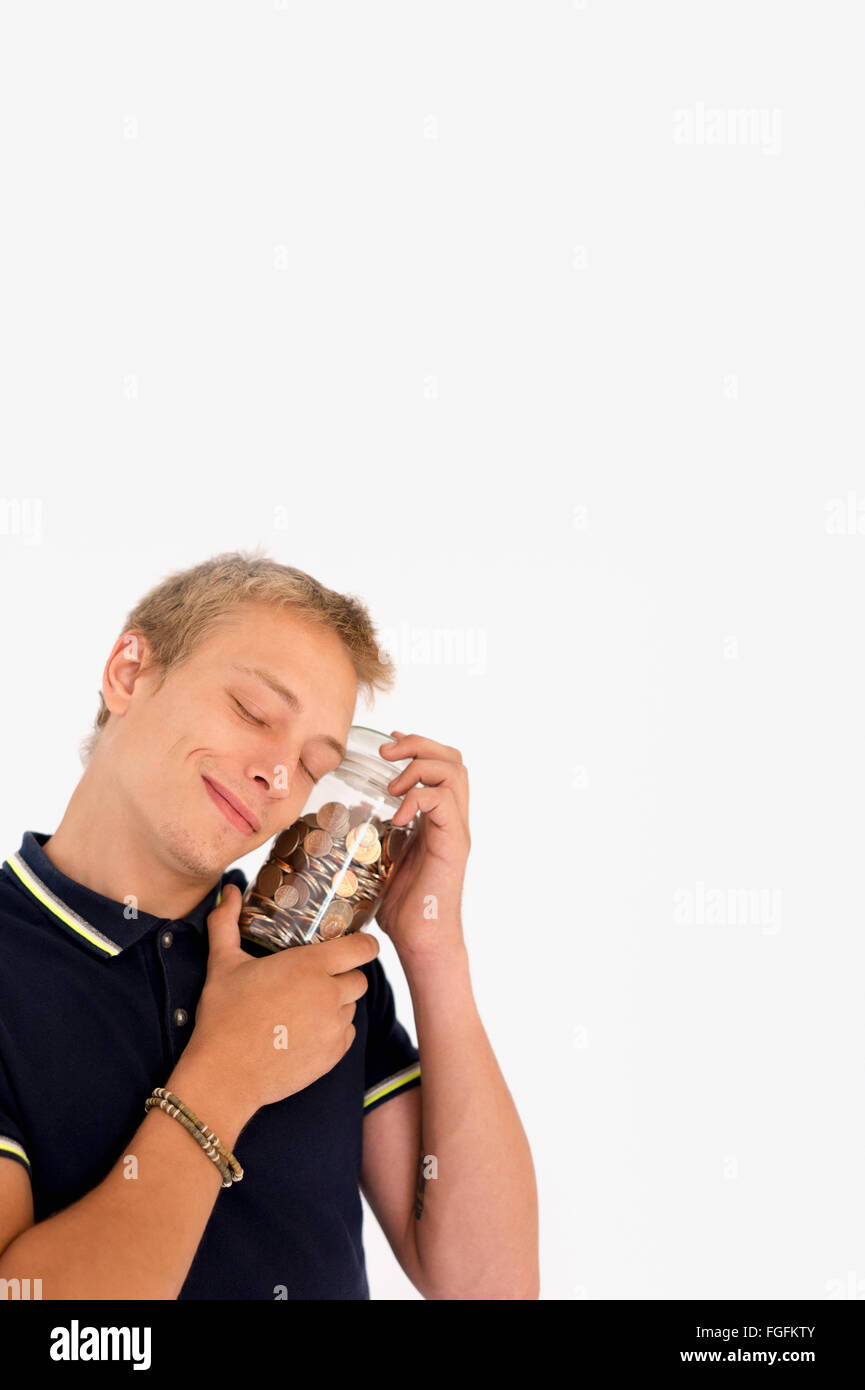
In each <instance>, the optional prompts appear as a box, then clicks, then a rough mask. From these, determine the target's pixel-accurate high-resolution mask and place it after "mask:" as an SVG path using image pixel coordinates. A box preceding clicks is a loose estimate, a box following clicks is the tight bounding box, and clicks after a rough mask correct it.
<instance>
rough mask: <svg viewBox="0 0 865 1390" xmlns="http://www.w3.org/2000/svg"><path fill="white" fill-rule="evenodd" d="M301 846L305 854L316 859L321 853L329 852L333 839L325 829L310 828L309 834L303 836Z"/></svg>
mask: <svg viewBox="0 0 865 1390" xmlns="http://www.w3.org/2000/svg"><path fill="white" fill-rule="evenodd" d="M303 848H304V850H305V852H306V853H307V854H309V855H312V857H313V858H315V859H318V858H320V857H321V855H323V854H329V853H330V851H331V849H332V848H333V840H332V839H331V838H330V836H329V835H328V833H327V831H326V830H310V832H309V834H308V835H305V836H304V840H303Z"/></svg>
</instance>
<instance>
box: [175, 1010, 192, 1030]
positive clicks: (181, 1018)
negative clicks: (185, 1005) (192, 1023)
mask: <svg viewBox="0 0 865 1390" xmlns="http://www.w3.org/2000/svg"><path fill="white" fill-rule="evenodd" d="M188 1017H189V1014H188V1013H187V1012H186V1010H185V1009H175V1010H174V1022H175V1023H176V1024H177V1026H178V1028H182V1027H183V1025H184V1023H185V1022H186V1020H187V1019H188Z"/></svg>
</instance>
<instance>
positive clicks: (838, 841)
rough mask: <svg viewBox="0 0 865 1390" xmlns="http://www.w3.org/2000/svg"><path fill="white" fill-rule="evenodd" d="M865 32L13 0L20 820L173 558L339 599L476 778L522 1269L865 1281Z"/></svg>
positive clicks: (786, 23) (730, 1) (10, 466)
mask: <svg viewBox="0 0 865 1390" xmlns="http://www.w3.org/2000/svg"><path fill="white" fill-rule="evenodd" d="M858 19H859V16H858V15H857V11H856V7H855V6H852V5H844V4H839V3H824V4H822V5H821V6H819V7H817V6H814V5H813V4H804V3H791V2H790V0H785V2H784V3H781V2H780V0H777V3H765V2H764V3H754V0H747V3H745V2H744V0H724V2H723V3H720V0H719V3H694V0H681V3H670V2H669V0H668V2H667V3H656V4H651V5H648V4H640V3H629V4H625V3H608V4H603V3H600V0H587V3H584V4H579V3H578V4H574V3H572V2H571V0H560V2H559V3H542V2H541V0H532V3H528V0H525V2H524V3H502V0H497V3H466V2H465V0H463V3H459V4H457V3H452V2H451V3H442V0H439V2H438V3H435V4H433V3H426V4H412V3H406V0H401V3H396V2H394V3H389V4H383V3H366V4H363V5H359V4H350V3H343V4H335V3H330V2H329V0H318V3H315V4H313V3H306V4H303V3H277V4H274V3H273V0H268V2H267V3H265V2H264V0H262V2H261V3H250V0H245V2H244V3H239V0H238V2H237V3H221V4H214V3H207V4H205V3H195V4H191V3H184V4H177V3H173V4H168V3H165V0H163V3H153V0H150V3H147V4H145V3H143V0H141V2H140V3H129V0H126V3H119V0H110V3H109V2H108V0H106V3H102V4H95V3H89V4H88V3H79V4H77V5H69V4H66V3H58V0H54V3H49V2H48V0H42V2H41V3H40V4H39V5H37V6H32V5H27V4H24V3H18V4H12V5H6V6H4V8H3V11H2V19H0V121H2V156H3V162H2V189H3V216H2V224H0V246H2V255H0V302H2V304H3V314H2V317H3V324H2V329H0V351H2V362H0V396H2V399H0V444H2V470H3V471H2V485H0V494H2V508H0V574H2V594H3V599H2V621H3V639H4V640H3V648H4V653H5V656H6V663H5V667H6V669H5V676H4V680H3V684H2V717H3V735H2V752H3V783H4V789H5V794H4V796H3V798H2V804H0V821H2V824H0V830H2V836H3V845H4V846H5V848H4V850H3V852H4V853H8V852H10V851H11V850H13V849H16V848H17V847H18V844H19V842H20V839H21V835H22V832H23V830H24V829H32V830H39V831H46V832H53V830H54V829H55V828H56V825H57V822H58V821H59V819H60V817H61V815H62V813H63V809H64V807H65V805H66V802H67V800H68V797H69V795H70V794H71V791H72V789H73V787H74V785H75V782H76V781H77V778H78V776H79V775H80V772H81V765H80V763H79V761H78V755H77V746H78V743H79V741H80V739H81V738H82V737H83V736H84V735H85V734H86V733H87V731H88V729H89V727H90V725H91V721H92V719H93V716H94V715H95V713H96V708H97V692H98V690H99V687H100V683H101V674H102V669H103V666H104V663H105V660H106V657H107V655H108V652H109V651H110V648H111V646H112V644H113V641H114V639H115V637H116V636H117V635H119V633H120V632H121V631H122V627H123V622H124V618H125V615H126V613H127V612H128V610H129V609H130V608H131V606H132V605H133V604H134V603H135V602H136V600H137V599H138V598H139V597H140V596H141V595H142V594H143V593H144V592H145V591H146V590H147V589H149V588H150V587H152V585H153V584H155V583H156V582H157V581H158V580H159V579H160V578H161V577H163V576H164V575H165V574H167V573H169V572H170V571H173V570H175V569H178V568H182V567H185V566H187V565H191V564H194V563H197V562H199V561H200V560H202V559H205V558H207V557H208V556H210V555H212V554H215V553H217V552H218V551H222V550H229V549H237V548H249V547H252V546H254V545H257V544H264V545H265V546H266V547H267V549H268V551H269V553H270V554H272V555H273V556H274V557H275V558H277V559H279V560H282V561H284V562H286V563H289V564H292V565H296V566H298V567H300V568H301V569H305V570H308V571H309V572H311V573H313V574H314V575H316V576H317V577H318V578H319V579H320V580H321V581H322V582H324V583H326V584H327V585H328V586H329V587H332V588H336V589H339V590H342V591H344V592H349V593H356V594H358V595H360V596H361V597H362V598H363V599H364V600H365V601H366V602H367V603H368V604H369V606H370V609H371V611H372V614H373V616H374V618H375V620H376V622H377V623H378V624H379V626H380V628H381V629H382V630H383V631H384V632H390V633H392V634H394V635H395V637H394V643H395V645H394V649H393V650H394V655H395V656H396V657H397V659H398V660H399V664H400V680H399V685H398V688H397V690H396V691H395V693H394V694H393V695H391V696H390V697H388V698H387V699H380V700H379V702H378V704H377V706H376V707H375V709H374V711H372V712H370V711H369V710H368V709H362V708H361V709H359V711H358V722H362V723H367V724H374V725H376V726H377V727H378V728H380V729H382V730H384V731H387V730H389V729H391V728H392V727H394V726H396V727H399V728H403V729H406V730H408V731H412V732H421V733H424V734H427V735H429V736H430V737H433V738H436V739H439V740H441V741H443V742H446V743H452V744H455V745H457V746H458V747H459V748H460V750H461V751H462V754H463V758H464V761H465V762H466V764H467V766H468V768H469V772H470V777H471V828H472V836H473V846H472V853H471V857H470V861H469V872H468V878H467V884H466V892H465V900H464V918H465V925H466V931H467V936H468V940H469V948H470V958H471V968H472V978H473V982H474V988H475V993H476V998H477V1001H478V1005H479V1008H480V1011H481V1015H482V1018H483V1020H484V1024H485V1026H486V1029H487V1032H488V1034H489V1037H490V1040H491V1042H492V1045H493V1047H494V1050H495V1052H496V1055H497V1057H498V1059H499V1062H500V1064H501V1067H502V1069H503V1072H504V1074H505V1076H506V1079H507V1081H508V1084H509V1086H510V1089H511V1091H512V1094H513V1096H514V1099H515V1101H516V1104H517V1106H518V1109H519V1112H520V1115H521V1117H522V1120H523V1123H524V1125H525V1127H526V1130H527V1133H528V1135H529V1138H530V1142H531V1145H532V1149H533V1153H534V1157H535V1161H536V1166H537V1174H538V1181H539V1188H540V1201H541V1239H542V1249H541V1256H542V1293H541V1296H542V1298H544V1299H581V1298H585V1299H605V1298H613V1299H636V1298H651V1299H667V1298H698V1299H709V1298H723V1299H730V1298H788V1299H791V1298H812V1299H822V1298H831V1297H863V1296H865V1249H863V1236H865V1216H863V1204H862V1181H863V1178H862V1175H863V1163H865V1152H863V1120H862V1104H861V1096H862V1065H863V1027H862V1006H861V1000H862V979H863V956H865V953H863V947H862V917H863V885H862V871H861V863H862V851H861V845H862V828H863V813H862V783H863V739H862V737H861V731H862V708H863V663H862V602H861V596H860V595H861V583H862V573H863V564H865V534H863V532H865V519H860V516H859V513H860V511H861V512H862V513H863V514H865V468H863V441H862V434H863V427H862V407H861V391H862V387H861V382H862V368H863V360H862V359H863V346H862V343H863V339H862V320H863V275H862V265H863V258H862V245H863V236H865V215H863V200H862V186H861V136H862V118H863V95H862V84H861V75H860V72H859V66H860V59H861V51H860V48H859V45H858V42H857V40H858V37H859V34H858V24H857V20H858ZM713 112H714V113H715V115H714V116H713V115H712V113H713ZM718 112H720V113H721V115H720V117H719V116H718V114H717V113H718ZM737 112H744V113H746V115H745V117H743V120H742V121H740V120H739V117H737V115H736V113H737ZM748 112H750V113H752V114H751V115H750V116H748V115H747V113H748ZM729 113H732V115H730V114H729ZM701 122H702V124H701ZM713 122H714V124H713ZM719 131H720V134H721V136H722V137H724V138H720V137H719V134H718V132H719ZM842 504H843V505H842ZM261 857H262V854H258V855H254V856H250V857H248V859H247V860H244V861H241V863H242V867H244V869H245V870H246V872H247V873H251V872H252V871H254V869H255V868H256V867H257V863H258V861H259V859H260V858H261ZM700 885H703V887H702V888H701V887H700ZM739 890H742V892H741V894H740V895H739V896H737V894H738V893H739ZM746 890H750V896H749V893H748V891H746ZM701 892H702V893H703V895H704V898H703V900H704V902H706V903H711V902H712V901H714V902H716V903H717V902H720V903H721V904H722V910H721V913H720V919H719V918H718V916H717V915H716V917H715V919H714V920H712V919H711V913H708V915H706V914H704V915H703V916H702V917H701V916H700V914H699V912H698V910H697V904H698V896H699V894H700V893H701ZM712 894H714V895H715V896H714V898H713V897H712V896H711V895H712ZM743 901H744V902H746V903H747V904H749V906H748V908H747V910H746V911H745V913H744V920H740V919H739V917H737V916H735V915H734V913H733V912H732V910H731V909H730V903H731V902H743ZM683 903H684V904H685V905H686V908H685V910H684V911H683V910H681V909H682V904H683ZM688 904H691V905H692V911H691V912H690V916H689V915H688V911H687V905H688ZM756 904H758V905H759V906H755V905H756ZM767 905H768V906H767ZM381 959H382V962H383V963H384V965H385V968H386V970H387V971H388V974H389V976H390V978H391V980H392V982H393V985H394V989H395V992H396V995H397V1003H398V1012H399V1014H400V1017H402V1018H403V1020H404V1021H405V1022H406V1023H407V1025H408V1027H409V1029H410V1031H412V1020H411V1011H410V1002H409V997H408V991H407V989H406V987H405V981H404V979H403V977H402V976H401V974H400V968H399V963H398V961H397V959H396V956H395V953H394V952H393V949H392V948H391V946H390V943H389V942H388V941H387V940H384V942H383V947H382V955H381ZM365 1230H366V1244H367V1257H368V1266H369V1277H370V1284H371V1289H372V1295H373V1297H374V1298H378V1299H381V1298H395V1299H411V1298H417V1297H419V1295H418V1294H417V1293H416V1291H415V1290H414V1289H413V1288H412V1286H411V1285H410V1284H409V1283H408V1281H407V1280H406V1279H405V1278H404V1277H403V1275H402V1273H401V1271H400V1270H399V1268H398V1266H397V1265H396V1262H395V1260H394V1258H393V1256H392V1255H391V1253H390V1250H389V1247H388V1246H387V1244H386V1242H385V1241H384V1238H383V1237H382V1235H381V1233H380V1232H379V1231H378V1229H377V1227H376V1226H375V1223H374V1220H373V1219H372V1218H371V1215H370V1213H369V1211H368V1209H367V1217H366V1228H365Z"/></svg>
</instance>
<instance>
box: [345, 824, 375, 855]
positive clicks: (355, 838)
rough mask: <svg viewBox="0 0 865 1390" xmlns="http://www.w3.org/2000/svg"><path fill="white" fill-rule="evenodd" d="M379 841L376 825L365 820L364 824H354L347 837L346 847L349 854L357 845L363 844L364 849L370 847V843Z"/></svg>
mask: <svg viewBox="0 0 865 1390" xmlns="http://www.w3.org/2000/svg"><path fill="white" fill-rule="evenodd" d="M377 843H378V835H377V834H376V830H375V826H374V825H370V823H369V821H364V823H363V824H362V825H355V826H353V827H352V829H351V830H350V831H349V832H348V834H347V835H346V837H345V847H346V849H347V850H348V852H349V854H353V853H354V850H355V848H356V846H357V845H362V846H363V847H364V849H368V848H369V847H370V845H373V844H377ZM361 862H362V861H361Z"/></svg>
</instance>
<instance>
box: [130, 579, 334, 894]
mask: <svg viewBox="0 0 865 1390" xmlns="http://www.w3.org/2000/svg"><path fill="white" fill-rule="evenodd" d="M142 655H143V653H142ZM238 667H247V668H257V669H259V670H260V671H263V672H265V673H266V674H267V675H268V676H269V677H270V678H272V679H273V680H274V681H276V682H278V683H280V684H281V685H283V686H284V687H286V689H287V690H289V691H291V692H292V693H293V694H294V695H295V696H296V697H297V707H292V705H290V704H289V703H288V702H287V701H286V699H285V698H284V697H283V696H281V695H280V694H279V693H277V692H276V691H275V690H274V689H273V688H272V687H271V686H270V685H269V684H267V683H266V682H265V681H264V680H263V679H262V678H261V677H260V676H258V675H255V674H252V672H251V669H250V670H247V671H242V670H239V669H237V668H238ZM124 683H125V684H126V685H127V686H128V679H127V680H126V681H124ZM157 683H158V673H156V672H155V671H146V670H145V671H140V672H139V673H138V674H137V676H136V678H135V683H134V687H133V690H132V697H131V699H130V700H129V702H128V704H127V705H126V708H125V710H124V711H123V714H122V717H121V718H119V719H114V718H113V717H112V719H111V721H110V723H109V727H110V726H111V725H114V728H113V729H112V737H111V739H110V741H108V740H106V748H105V753H106V763H105V766H106V767H107V775H108V777H109V778H110V779H111V780H112V781H113V783H114V786H115V790H116V794H117V798H118V801H119V803H120V804H119V806H118V811H119V814H120V815H127V816H129V817H130V818H131V819H132V820H133V821H134V823H135V826H136V829H139V828H140V830H141V831H142V833H143V834H144V836H145V837H146V838H147V839H148V840H149V842H150V848H151V849H152V850H153V851H154V852H155V853H156V854H157V855H158V857H159V858H160V859H162V860H163V861H165V862H167V863H173V864H174V865H176V866H177V867H179V868H181V869H183V870H184V871H186V872H188V873H191V874H193V875H194V876H201V877H205V878H208V877H213V876H214V875H218V874H219V873H221V872H222V870H223V869H224V868H225V867H226V866H227V865H228V864H231V863H233V862H234V860H235V859H238V858H239V857H240V856H242V855H245V854H248V853H249V852H250V851H251V850H253V849H256V848H257V847H258V846H259V845H261V844H263V843H265V842H267V841H269V840H270V839H272V837H273V836H274V835H276V834H277V833H278V831H280V830H282V829H284V828H285V827H286V826H287V825H290V824H291V823H292V821H294V820H295V819H296V818H297V817H298V815H299V814H300V812H301V811H302V809H303V806H304V804H305V802H306V800H307V797H308V796H309V793H310V791H311V789H312V787H313V785H314V781H313V779H315V780H318V779H320V778H321V777H323V776H324V774H325V773H327V772H329V771H332V770H333V769H334V768H335V767H337V766H338V765H339V763H340V761H341V755H340V752H339V750H338V749H336V748H334V747H333V746H331V744H329V743H328V741H327V738H328V736H329V737H330V738H332V739H333V740H334V741H336V742H338V743H340V744H343V745H344V744H345V741H346V737H347V734H348V730H349V728H350V726H351V722H352V717H353V713H354V707H355V702H356V699H357V677H356V675H355V671H354V667H353V665H352V663H351V660H350V658H349V656H348V653H347V652H346V651H345V648H344V647H343V645H342V643H341V641H340V640H339V638H338V637H337V636H336V635H335V634H334V633H332V632H330V631H328V630H326V629H324V628H321V627H318V626H316V625H313V624H311V623H309V622H307V621H305V620H303V619H301V618H299V617H298V616H297V615H296V614H294V613H292V612H290V611H288V610H284V609H283V610H277V609H272V608H269V607H267V606H265V605H263V604H246V605H244V606H243V607H241V608H237V609H235V610H233V611H232V612H231V613H230V614H229V615H227V616H226V618H225V619H224V620H223V621H222V624H221V626H220V628H219V630H218V631H217V632H216V633H214V634H212V635H211V636H210V637H208V638H207V640H206V641H205V642H203V643H202V644H201V646H199V647H198V649H197V650H196V651H195V652H194V653H193V655H192V656H191V657H190V658H189V660H188V661H186V662H185V663H184V664H183V665H181V666H179V667H177V668H175V669H173V670H172V671H170V672H169V674H168V676H167V678H166V680H165V683H164V685H163V686H162V687H161V689H157ZM257 721H260V722H257ZM107 734H108V729H106V731H105V734H104V735H103V738H105V736H106V735H107ZM217 788H222V790H223V791H225V792H229V793H231V795H232V796H233V797H234V798H236V799H237V800H238V801H240V802H241V803H242V804H243V806H244V807H245V808H246V812H247V813H248V815H249V816H251V817H252V818H253V820H254V822H255V823H256V824H255V825H254V824H250V823H249V821H248V820H247V819H246V818H245V816H244V815H243V814H238V811H237V810H233V809H232V808H231V806H229V805H228V804H227V803H226V801H225V800H224V799H223V797H221V796H220V794H219V791H218V790H217Z"/></svg>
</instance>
